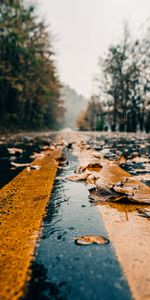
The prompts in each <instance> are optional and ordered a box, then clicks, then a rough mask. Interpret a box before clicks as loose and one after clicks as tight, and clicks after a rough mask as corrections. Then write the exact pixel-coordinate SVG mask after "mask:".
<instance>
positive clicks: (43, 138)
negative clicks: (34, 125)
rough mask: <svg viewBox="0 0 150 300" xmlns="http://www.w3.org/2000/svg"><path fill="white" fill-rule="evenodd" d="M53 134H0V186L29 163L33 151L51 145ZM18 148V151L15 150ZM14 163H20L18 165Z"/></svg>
mask: <svg viewBox="0 0 150 300" xmlns="http://www.w3.org/2000/svg"><path fill="white" fill-rule="evenodd" d="M53 139H54V134H52V133H51V134H44V133H43V134H41V133H39V134H38V133H37V134H27V135H25V134H19V135H12V136H8V137H7V136H0V188H2V187H3V186H4V185H5V184H7V183H9V182H10V181H11V180H12V179H13V178H14V177H16V176H17V175H18V174H19V173H20V172H21V171H22V170H23V169H24V168H25V166H23V165H22V166H21V164H26V163H31V162H32V161H33V158H32V157H31V156H32V154H33V153H40V152H41V151H42V150H43V149H44V148H45V147H48V146H50V145H51V143H52V140H53ZM17 149H19V151H17ZM13 163H15V164H20V166H19V165H18V167H16V166H14V165H13Z"/></svg>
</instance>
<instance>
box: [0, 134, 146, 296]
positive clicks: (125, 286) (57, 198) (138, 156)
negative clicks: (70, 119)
mask: <svg viewBox="0 0 150 300" xmlns="http://www.w3.org/2000/svg"><path fill="white" fill-rule="evenodd" d="M64 137H65V144H66V145H68V142H70V141H71V142H73V145H74V143H75V144H76V143H77V142H78V140H80V141H81V140H84V141H85V143H87V145H88V147H91V148H92V149H93V150H96V151H98V152H101V153H102V154H103V156H104V157H105V158H106V159H108V160H110V161H118V158H119V160H120V161H118V163H120V166H121V167H122V168H123V169H125V170H127V171H128V172H129V173H130V174H131V175H132V176H135V178H137V179H138V180H141V181H143V182H144V183H146V184H147V185H150V176H149V173H150V164H149V159H150V138H149V136H148V135H135V134H130V135H129V134H118V133H115V134H109V133H107V134H105V133H102V134H101V133H99V134H98V133H69V134H68V133H66V134H65V135H64V134H62V138H64ZM21 139H22V138H21ZM51 139H52V135H51V134H46V135H45V136H44V135H43V136H42V135H41V136H38V135H37V136H36V137H35V136H33V137H32V138H26V139H25V140H26V142H25V143H24V140H22V144H21V143H20V141H18V138H17V140H16V143H15V144H13V142H11V143H7V142H6V143H2V148H1V149H2V150H3V149H4V148H3V144H4V146H5V150H7V148H9V147H10V148H11V147H13V146H14V145H15V147H20V148H22V149H23V152H22V153H21V154H19V155H13V154H11V153H10V152H9V151H7V155H6V157H5V155H2V156H1V162H4V165H2V164H1V167H2V170H1V174H3V170H4V169H5V163H8V164H9V166H8V168H7V171H6V172H4V175H5V176H4V177H2V179H1V185H4V184H5V183H6V182H8V181H10V180H11V179H12V178H13V177H14V176H16V175H17V174H18V173H19V172H21V170H22V169H20V168H19V169H18V168H12V164H11V162H13V161H15V163H20V162H23V163H24V162H30V161H31V160H32V155H31V154H32V153H33V152H36V153H40V152H41V151H43V150H44V149H46V148H47V147H49V145H51ZM14 141H15V139H14ZM71 148H72V147H67V148H66V150H65V155H66V156H67V159H68V161H69V165H68V164H66V165H65V164H64V166H63V167H62V168H61V170H59V171H58V173H57V177H56V180H55V184H54V189H53V193H52V195H51V197H50V200H49V204H48V207H47V211H46V217H45V219H44V221H43V229H42V233H41V238H40V240H39V241H38V245H37V248H36V252H35V260H34V262H33V264H32V266H31V271H32V273H31V274H32V276H31V281H30V282H29V284H28V285H26V286H25V297H24V298H23V299H24V300H30V299H31V300H32V299H37V300H49V299H54V300H55V299H62V300H63V299H66V300H67V299H69V300H72V299H73V300H74V299H75V300H76V299H77V300H78V299H79V300H80V299H83V300H84V299H85V300H86V299H87V300H89V299H96V300H97V299H100V300H101V299H102V300H105V299H106V300H107V299H112V300H114V299H116V300H118V299H119V300H122V299H123V300H124V299H127V300H128V299H132V297H133V298H134V299H136V300H149V299H150V288H149V286H150V276H149V261H150V260H149V247H150V241H149V224H150V223H149V220H148V219H146V218H141V216H139V215H138V214H137V207H136V206H134V205H128V204H123V203H122V204H115V203H114V204H111V203H110V204H109V205H108V206H106V205H104V206H100V207H96V206H92V205H91V204H90V202H89V192H88V189H87V187H86V185H85V184H84V183H79V182H78V183H76V182H70V181H68V180H67V179H66V177H68V176H69V175H72V173H73V172H74V171H75V169H76V167H77V165H78V160H77V157H76V156H75V155H73V153H74V152H73V151H72V150H71ZM67 149H68V150H67ZM2 154H5V153H4V152H3V151H2ZM143 158H144V160H143ZM54 162H55V160H54V159H53V163H54ZM47 167H48V166H47ZM37 175H38V174H37ZM44 176H45V175H44ZM41 180H42V181H43V182H44V177H43V178H41ZM16 195H17V192H16ZM33 199H34V198H33ZM38 199H39V198H38ZM31 200H32V199H31ZM23 201H24V198H23ZM34 205H35V203H34ZM85 234H88V235H89V234H94V235H104V236H105V237H107V238H109V239H110V243H109V244H107V245H102V246H98V245H90V246H78V245H76V244H75V242H74V238H75V237H77V236H81V235H85ZM8 299H9V298H8ZM17 299H18V298H17Z"/></svg>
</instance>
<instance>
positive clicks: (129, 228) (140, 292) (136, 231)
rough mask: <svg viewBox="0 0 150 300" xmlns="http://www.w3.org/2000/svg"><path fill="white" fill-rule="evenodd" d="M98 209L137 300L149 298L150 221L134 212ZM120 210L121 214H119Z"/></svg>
mask: <svg viewBox="0 0 150 300" xmlns="http://www.w3.org/2000/svg"><path fill="white" fill-rule="evenodd" d="M117 206H118V205H117V204H116V205H115V208H112V207H106V206H101V207H99V210H100V213H101V215H102V218H103V221H104V225H105V228H106V230H107V232H108V234H109V237H110V240H111V241H112V243H113V246H114V249H115V251H116V254H117V257H118V260H119V262H120V264H121V266H122V268H123V270H124V273H125V276H126V278H127V280H128V284H129V286H130V289H131V291H132V294H133V298H134V299H136V300H149V299H150V252H149V249H150V238H149V236H150V221H149V220H147V219H145V218H142V217H139V216H138V215H137V212H136V211H132V210H131V211H130V209H131V208H130V207H129V209H128V210H127V209H126V210H125V207H124V211H123V209H122V212H121V209H120V206H121V205H120V206H118V207H117ZM119 210H120V211H119Z"/></svg>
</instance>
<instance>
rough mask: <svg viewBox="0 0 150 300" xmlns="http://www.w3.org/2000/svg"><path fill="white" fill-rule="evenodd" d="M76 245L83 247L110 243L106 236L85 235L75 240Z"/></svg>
mask: <svg viewBox="0 0 150 300" xmlns="http://www.w3.org/2000/svg"><path fill="white" fill-rule="evenodd" d="M75 243H76V244H77V245H82V246H86V245H91V244H98V245H105V244H108V243H109V240H108V239H107V238H105V237H104V236H96V235H85V236H81V237H77V238H75Z"/></svg>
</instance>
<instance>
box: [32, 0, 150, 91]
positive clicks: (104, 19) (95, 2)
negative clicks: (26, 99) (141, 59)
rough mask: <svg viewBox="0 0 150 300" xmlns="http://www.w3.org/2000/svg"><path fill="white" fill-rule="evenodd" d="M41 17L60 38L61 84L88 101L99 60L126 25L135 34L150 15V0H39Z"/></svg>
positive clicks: (57, 50)
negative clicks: (72, 89)
mask: <svg viewBox="0 0 150 300" xmlns="http://www.w3.org/2000/svg"><path fill="white" fill-rule="evenodd" d="M37 1H38V2H39V6H40V9H39V13H40V15H41V16H44V18H45V19H46V21H47V23H49V24H50V25H51V26H50V28H51V31H52V32H53V34H54V35H56V36H57V42H55V50H56V52H57V60H58V69H59V72H60V74H61V80H62V81H63V82H64V83H67V84H69V85H70V86H71V87H73V88H75V89H76V90H77V92H79V93H81V94H82V95H84V96H86V97H88V96H90V94H91V93H92V79H93V77H94V75H95V73H96V71H97V62H98V56H99V55H101V54H103V53H104V52H105V50H106V49H107V47H108V45H109V44H110V43H111V42H112V41H114V40H116V39H117V38H119V37H120V36H121V32H122V28H123V22H124V21H125V20H128V21H129V25H130V28H131V30H132V31H133V32H136V30H137V29H138V28H139V27H140V26H141V24H143V23H144V22H145V21H146V19H147V18H148V17H149V15H150V0H37Z"/></svg>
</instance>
